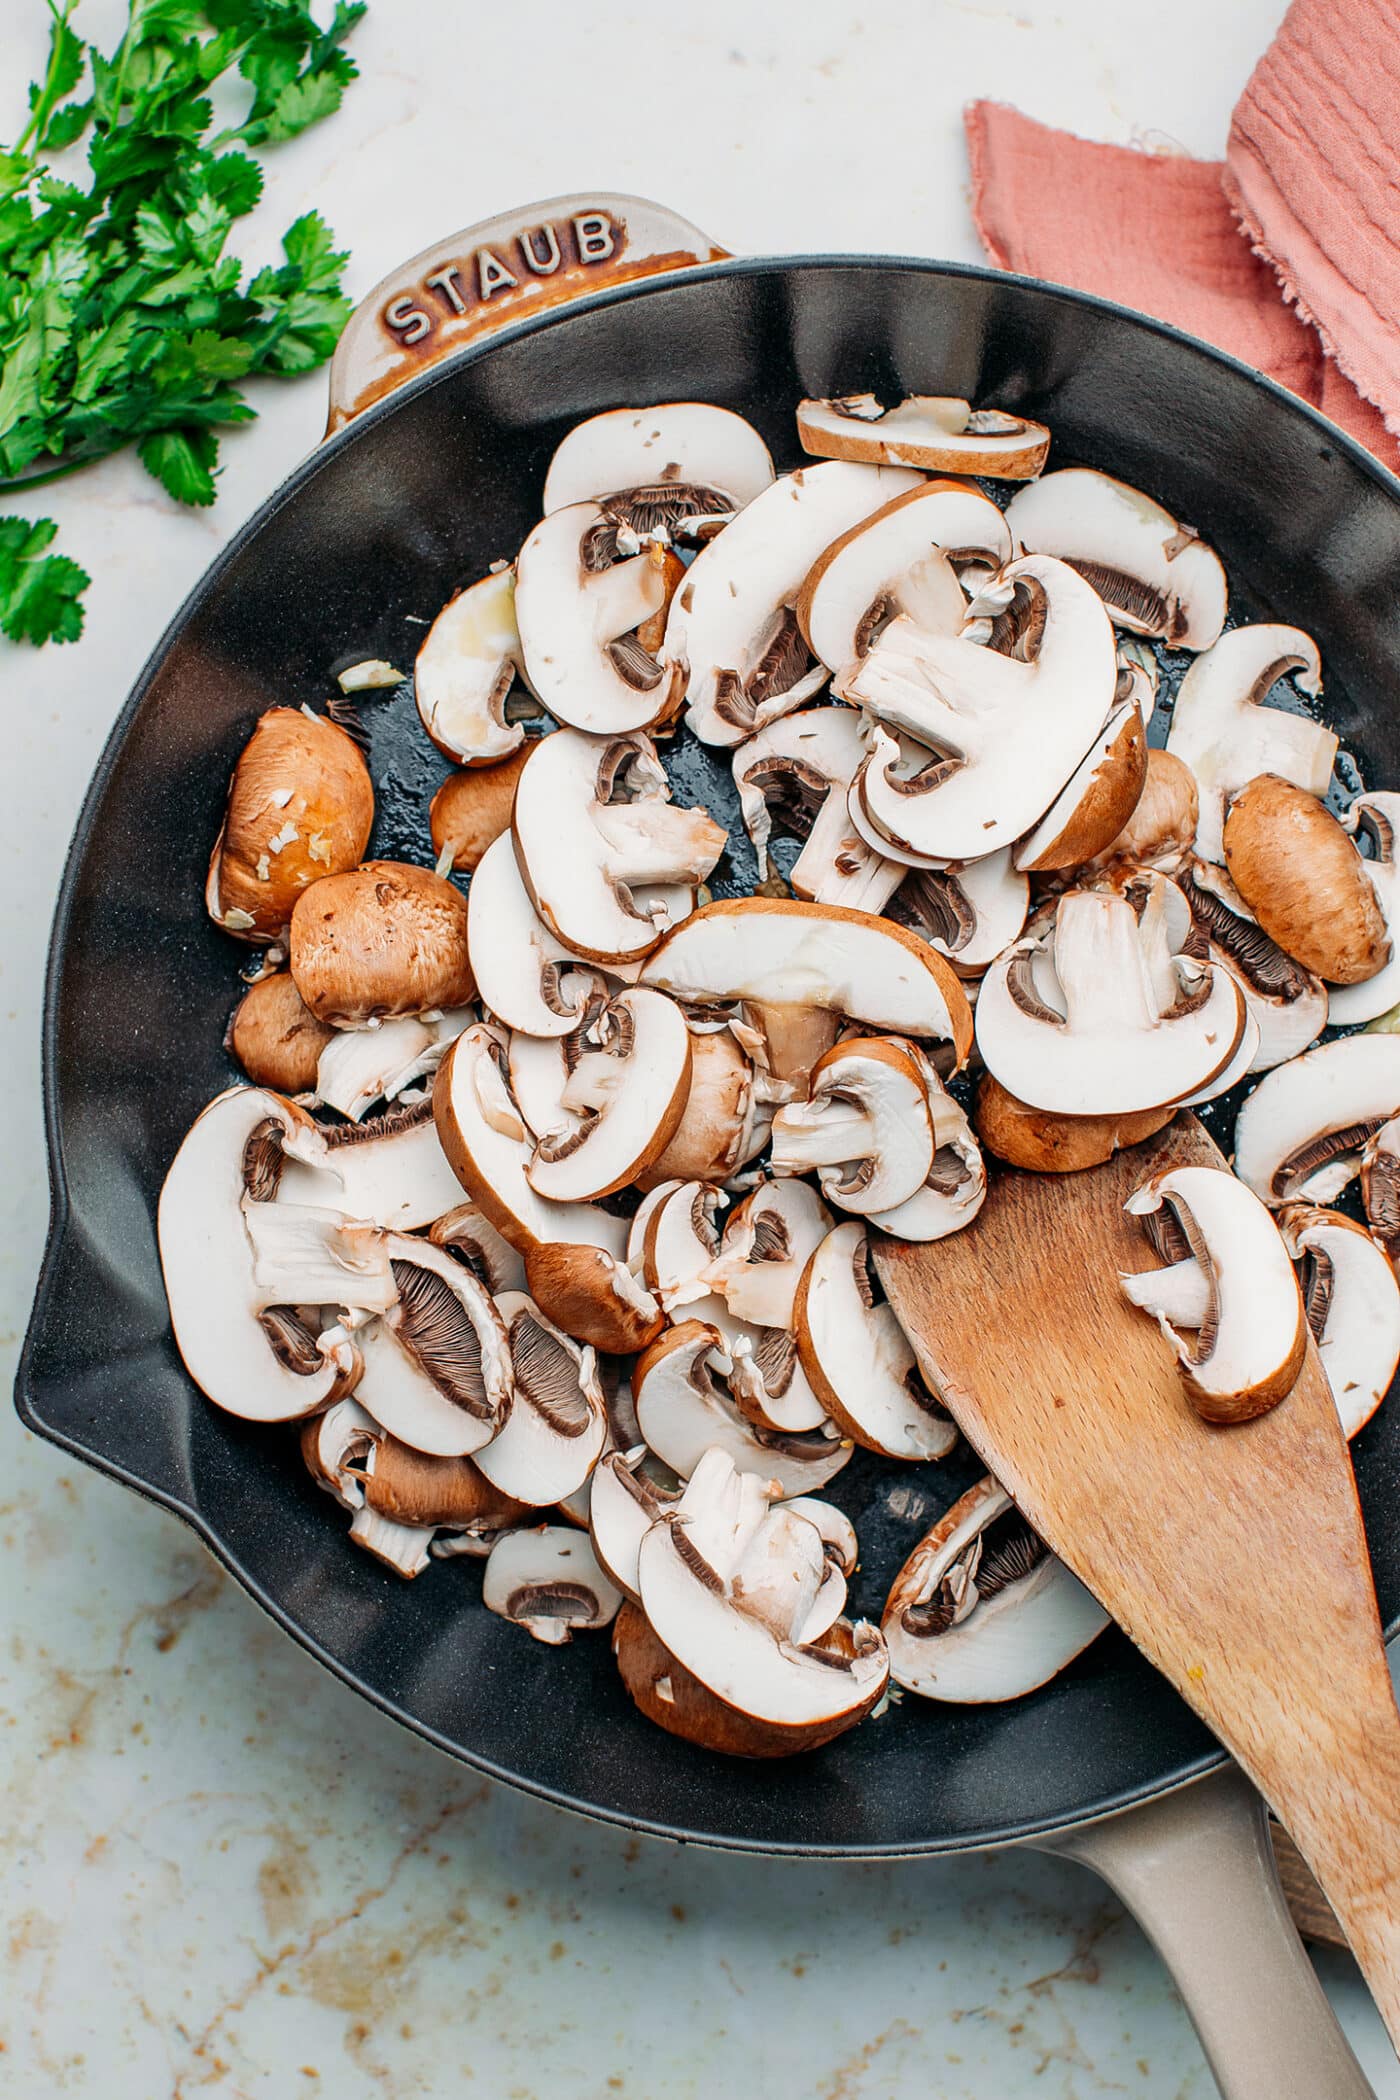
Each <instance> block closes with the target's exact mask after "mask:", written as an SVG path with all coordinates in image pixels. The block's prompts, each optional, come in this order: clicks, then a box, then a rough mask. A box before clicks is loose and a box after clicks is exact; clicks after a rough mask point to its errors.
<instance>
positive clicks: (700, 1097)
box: [636, 1028, 771, 1190]
mask: <svg viewBox="0 0 1400 2100" xmlns="http://www.w3.org/2000/svg"><path fill="white" fill-rule="evenodd" d="M770 1091H771V1089H768V1088H766V1087H764V1088H760V1086H759V1085H758V1083H757V1079H756V1075H755V1072H754V1068H753V1065H752V1063H751V1062H750V1060H749V1058H748V1057H747V1056H746V1055H745V1053H744V1051H743V1049H742V1048H741V1046H740V1045H739V1043H738V1042H737V1041H736V1040H735V1037H734V1035H733V1033H732V1031H731V1030H729V1029H728V1028H721V1029H714V1030H706V1031H704V1032H703V1033H701V1032H698V1031H697V1030H695V1029H692V1030H691V1035H690V1091H689V1093H688V1094H687V1095H686V1100H685V1107H684V1109H683V1110H682V1112H681V1119H680V1122H679V1123H678V1124H677V1126H676V1129H675V1131H674V1133H673V1134H672V1136H671V1139H670V1141H669V1143H668V1144H667V1146H666V1148H665V1150H664V1151H663V1152H661V1153H659V1154H658V1156H657V1157H656V1158H655V1159H654V1160H653V1161H652V1162H651V1164H650V1166H647V1167H643V1169H642V1170H641V1172H640V1173H639V1174H638V1176H637V1181H636V1185H637V1187H638V1188H639V1189H643V1190H645V1189H651V1188H654V1187H655V1186H656V1185H657V1183H658V1182H666V1181H671V1180H677V1179H678V1180H686V1181H711V1182H717V1181H727V1180H728V1178H729V1176H730V1175H731V1174H732V1173H734V1172H735V1170H736V1169H737V1168H739V1167H741V1166H742V1165H743V1164H744V1162H745V1161H746V1160H749V1159H752V1158H753V1156H754V1154H755V1152H759V1151H761V1150H762V1149H763V1146H764V1143H765V1142H766V1139H767V1133H768V1124H769V1120H770V1109H769V1106H768V1102H767V1098H766V1096H767V1094H768V1093H769V1092H770Z"/></svg>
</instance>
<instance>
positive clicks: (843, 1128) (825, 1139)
mask: <svg viewBox="0 0 1400 2100" xmlns="http://www.w3.org/2000/svg"><path fill="white" fill-rule="evenodd" d="M874 1144H875V1138H874V1132H873V1130H872V1127H871V1119H870V1116H869V1114H868V1113H867V1112H866V1110H864V1109H863V1108H857V1107H856V1106H855V1104H854V1103H853V1102H849V1101H841V1100H838V1099H834V1098H832V1097H830V1096H828V1097H827V1098H826V1099H825V1100H822V1101H792V1102H789V1103H788V1104H787V1106H786V1107H785V1108H784V1110H783V1113H782V1118H781V1124H779V1123H775V1124H774V1127H773V1172H774V1173H775V1174H808V1173H810V1172H811V1171H812V1170H813V1169H814V1168H816V1167H836V1166H841V1165H843V1164H844V1163H845V1162H847V1161H851V1160H859V1159H864V1158H866V1157H868V1155H869V1154H870V1153H871V1151H872V1150H873V1149H874Z"/></svg>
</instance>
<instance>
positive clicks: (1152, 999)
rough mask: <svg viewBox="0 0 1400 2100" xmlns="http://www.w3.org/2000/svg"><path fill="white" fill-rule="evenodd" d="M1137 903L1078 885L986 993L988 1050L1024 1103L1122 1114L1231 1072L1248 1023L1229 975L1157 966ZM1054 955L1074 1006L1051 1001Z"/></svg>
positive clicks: (981, 1035)
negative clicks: (1046, 963)
mask: <svg viewBox="0 0 1400 2100" xmlns="http://www.w3.org/2000/svg"><path fill="white" fill-rule="evenodd" d="M1145 922H1146V914H1144V923H1143V924H1141V925H1140V922H1139V919H1138V915H1137V913H1136V912H1135V911H1134V909H1133V906H1132V904H1131V903H1130V902H1129V900H1128V899H1127V898H1126V897H1124V896H1122V895H1120V894H1118V893H1116V892H1112V891H1096V890H1071V891H1068V892H1066V894H1065V895H1064V896H1063V897H1061V899H1060V901H1059V904H1058V906H1057V907H1056V912H1055V922H1054V933H1053V937H1047V936H1044V935H1042V936H1040V937H1039V938H1032V939H1029V940H1024V941H1021V942H1018V943H1017V945H1016V947H1015V948H1014V949H1013V950H1012V952H1011V953H1010V955H1008V956H1004V957H1003V958H1002V959H1001V960H1000V961H999V962H996V963H993V964H992V966H991V968H990V969H989V970H988V972H987V974H986V976H985V977H984V978H983V980H982V989H981V992H980V994H979V996H978V1000H977V1045H978V1048H979V1050H980V1051H981V1053H982V1058H983V1061H984V1062H985V1064H986V1066H987V1069H988V1070H989V1071H990V1072H991V1073H992V1074H993V1075H994V1076H995V1077H996V1078H997V1079H999V1080H1000V1081H1001V1084H1002V1085H1003V1086H1004V1087H1005V1088H1006V1089H1007V1091H1008V1092H1009V1093H1011V1094H1014V1095H1015V1097H1016V1098H1017V1100H1019V1101H1023V1102H1026V1103H1027V1104H1028V1105H1029V1106H1031V1107H1032V1108H1040V1109H1045V1110H1048V1111H1050V1112H1051V1113H1052V1114H1055V1115H1084V1116H1097V1117H1116V1116H1122V1115H1126V1114H1131V1113H1133V1112H1135V1111H1137V1110H1140V1109H1153V1108H1159V1107H1162V1106H1164V1105H1165V1104H1166V1103H1167V1102H1169V1101H1179V1100H1180V1099H1181V1097H1182V1096H1183V1095H1184V1094H1189V1093H1193V1092H1194V1091H1195V1090H1196V1089H1197V1088H1199V1087H1202V1086H1205V1085H1206V1084H1207V1083H1208V1082H1209V1081H1210V1080H1212V1079H1213V1078H1215V1076H1216V1075H1217V1074H1218V1073H1220V1072H1223V1071H1224V1069H1225V1067H1226V1066H1227V1065H1228V1064H1229V1062H1230V1060H1231V1059H1232V1058H1233V1056H1234V1054H1235V1051H1236V1048H1237V1046H1238V1044H1239V1041H1240V1037H1241V1034H1242V1032H1243V1030H1244V1025H1245V1005H1244V995H1243V993H1242V992H1241V990H1240V988H1239V986H1238V984H1237V983H1236V982H1235V980H1234V978H1233V977H1232V976H1231V975H1230V973H1229V971H1228V970H1225V969H1223V968H1219V967H1217V966H1215V965H1213V964H1209V963H1198V962H1195V961H1193V960H1192V959H1191V958H1190V957H1189V956H1186V955H1182V954H1171V953H1169V952H1168V953H1164V954H1163V956H1162V957H1161V958H1160V960H1161V962H1162V963H1164V964H1165V968H1164V969H1161V970H1160V972H1159V971H1158V970H1157V969H1154V967H1153V965H1154V961H1155V960H1157V958H1155V957H1154V955H1153V953H1152V952H1151V950H1150V946H1149V939H1148V934H1147V931H1146V924H1145ZM1050 955H1053V963H1054V976H1055V979H1056V980H1057V983H1058V988H1059V993H1060V996H1061V998H1062V1000H1063V1010H1060V1008H1059V1007H1057V1006H1055V1005H1052V1004H1050V1003H1047V1000H1046V997H1045V995H1044V991H1043V988H1042V986H1041V984H1040V983H1039V982H1038V980H1037V975H1036V961H1037V957H1038V956H1041V957H1049V956H1050Z"/></svg>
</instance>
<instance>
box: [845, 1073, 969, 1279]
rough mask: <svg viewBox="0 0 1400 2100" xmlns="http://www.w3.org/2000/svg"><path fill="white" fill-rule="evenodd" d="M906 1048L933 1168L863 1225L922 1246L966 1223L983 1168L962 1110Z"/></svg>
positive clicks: (936, 1078) (957, 1229) (871, 1215)
mask: <svg viewBox="0 0 1400 2100" xmlns="http://www.w3.org/2000/svg"><path fill="white" fill-rule="evenodd" d="M910 1048H911V1049H912V1050H913V1052H914V1058H915V1062H916V1063H917V1064H918V1065H919V1067H920V1070H921V1071H922V1073H923V1081H924V1099H925V1101H926V1102H927V1103H928V1109H929V1114H930V1117H931V1118H932V1121H933V1142H934V1154H933V1165H932V1166H931V1167H930V1168H929V1171H928V1175H927V1177H926V1178H925V1181H924V1184H923V1186H922V1188H919V1189H916V1190H915V1192H914V1194H913V1195H912V1196H909V1197H906V1199H905V1201H904V1202H903V1203H900V1204H897V1205H895V1207H894V1208H893V1209H892V1210H877V1211H873V1212H872V1213H871V1214H870V1217H869V1220H868V1222H869V1224H871V1225H872V1226H874V1227H875V1228H876V1230H877V1231H880V1232H887V1233H890V1234H892V1235H893V1236H894V1238H896V1239H901V1240H921V1241H924V1242H925V1243H927V1242H928V1241H930V1240H942V1239H946V1238H947V1236H948V1234H949V1233H950V1232H961V1231H962V1229H963V1227H964V1226H965V1225H970V1224H971V1223H972V1220H973V1219H974V1218H975V1217H976V1215H977V1213H978V1211H979V1210H980V1209H981V1208H982V1204H983V1201H984V1200H985V1198H986V1194H987V1167H986V1162H985V1161H984V1159H983V1157H982V1149H981V1147H980V1146H979V1144H978V1142H977V1139H976V1137H975V1136H974V1135H973V1130H972V1125H971V1124H970V1123H969V1122H968V1120H967V1116H966V1114H965V1112H964V1110H963V1109H962V1108H961V1106H960V1105H959V1104H958V1103H957V1102H956V1101H955V1100H954V1099H953V1097H952V1095H951V1094H950V1093H949V1092H948V1091H947V1089H946V1088H945V1087H944V1085H943V1082H942V1080H941V1079H940V1078H939V1076H938V1074H937V1072H935V1070H934V1069H933V1066H932V1065H931V1064H930V1063H929V1061H928V1059H927V1058H926V1057H925V1056H924V1055H923V1053H922V1052H921V1051H920V1050H919V1049H918V1047H917V1045H915V1044H911V1045H910Z"/></svg>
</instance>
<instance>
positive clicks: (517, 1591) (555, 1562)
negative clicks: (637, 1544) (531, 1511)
mask: <svg viewBox="0 0 1400 2100" xmlns="http://www.w3.org/2000/svg"><path fill="white" fill-rule="evenodd" d="M481 1601H482V1603H483V1604H484V1605H485V1606H486V1609H487V1610H488V1611H494V1612H496V1613H498V1614H499V1615H500V1617H501V1618H503V1619H510V1620H511V1621H513V1623H514V1624H515V1625H517V1626H523V1627H524V1628H525V1630H526V1632H527V1633H529V1634H532V1635H533V1636H534V1638H535V1639H536V1640H537V1641H543V1642H544V1643H545V1645H546V1646H547V1647H550V1648H557V1647H559V1645H560V1644H561V1643H562V1642H564V1641H569V1640H572V1638H573V1636H574V1635H575V1634H576V1633H585V1632H592V1631H593V1630H595V1629H596V1628H598V1627H601V1626H610V1625H611V1624H612V1621H613V1619H614V1617H615V1615H616V1612H617V1608H618V1606H619V1604H621V1602H622V1594H621V1592H620V1591H619V1590H617V1589H616V1588H615V1587H614V1586H613V1584H612V1583H611V1582H609V1580H608V1578H607V1576H606V1575H605V1574H604V1573H603V1570H602V1569H601V1568H600V1567H599V1565H598V1559H597V1555H596V1554H595V1553H594V1551H593V1547H592V1545H591V1544H590V1542H589V1538H588V1534H587V1532H586V1531H578V1530H575V1529H574V1527H573V1526H572V1525H569V1524H540V1525H538V1526H537V1527H536V1528H535V1529H534V1530H532V1531H508V1532H506V1533H505V1535H504V1537H502V1538H499V1539H497V1541H496V1543H495V1545H494V1546H493V1547H492V1548H491V1553H490V1557H489V1558H488V1560H487V1562H486V1572H485V1575H484V1576H483V1578H482V1584H481Z"/></svg>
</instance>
